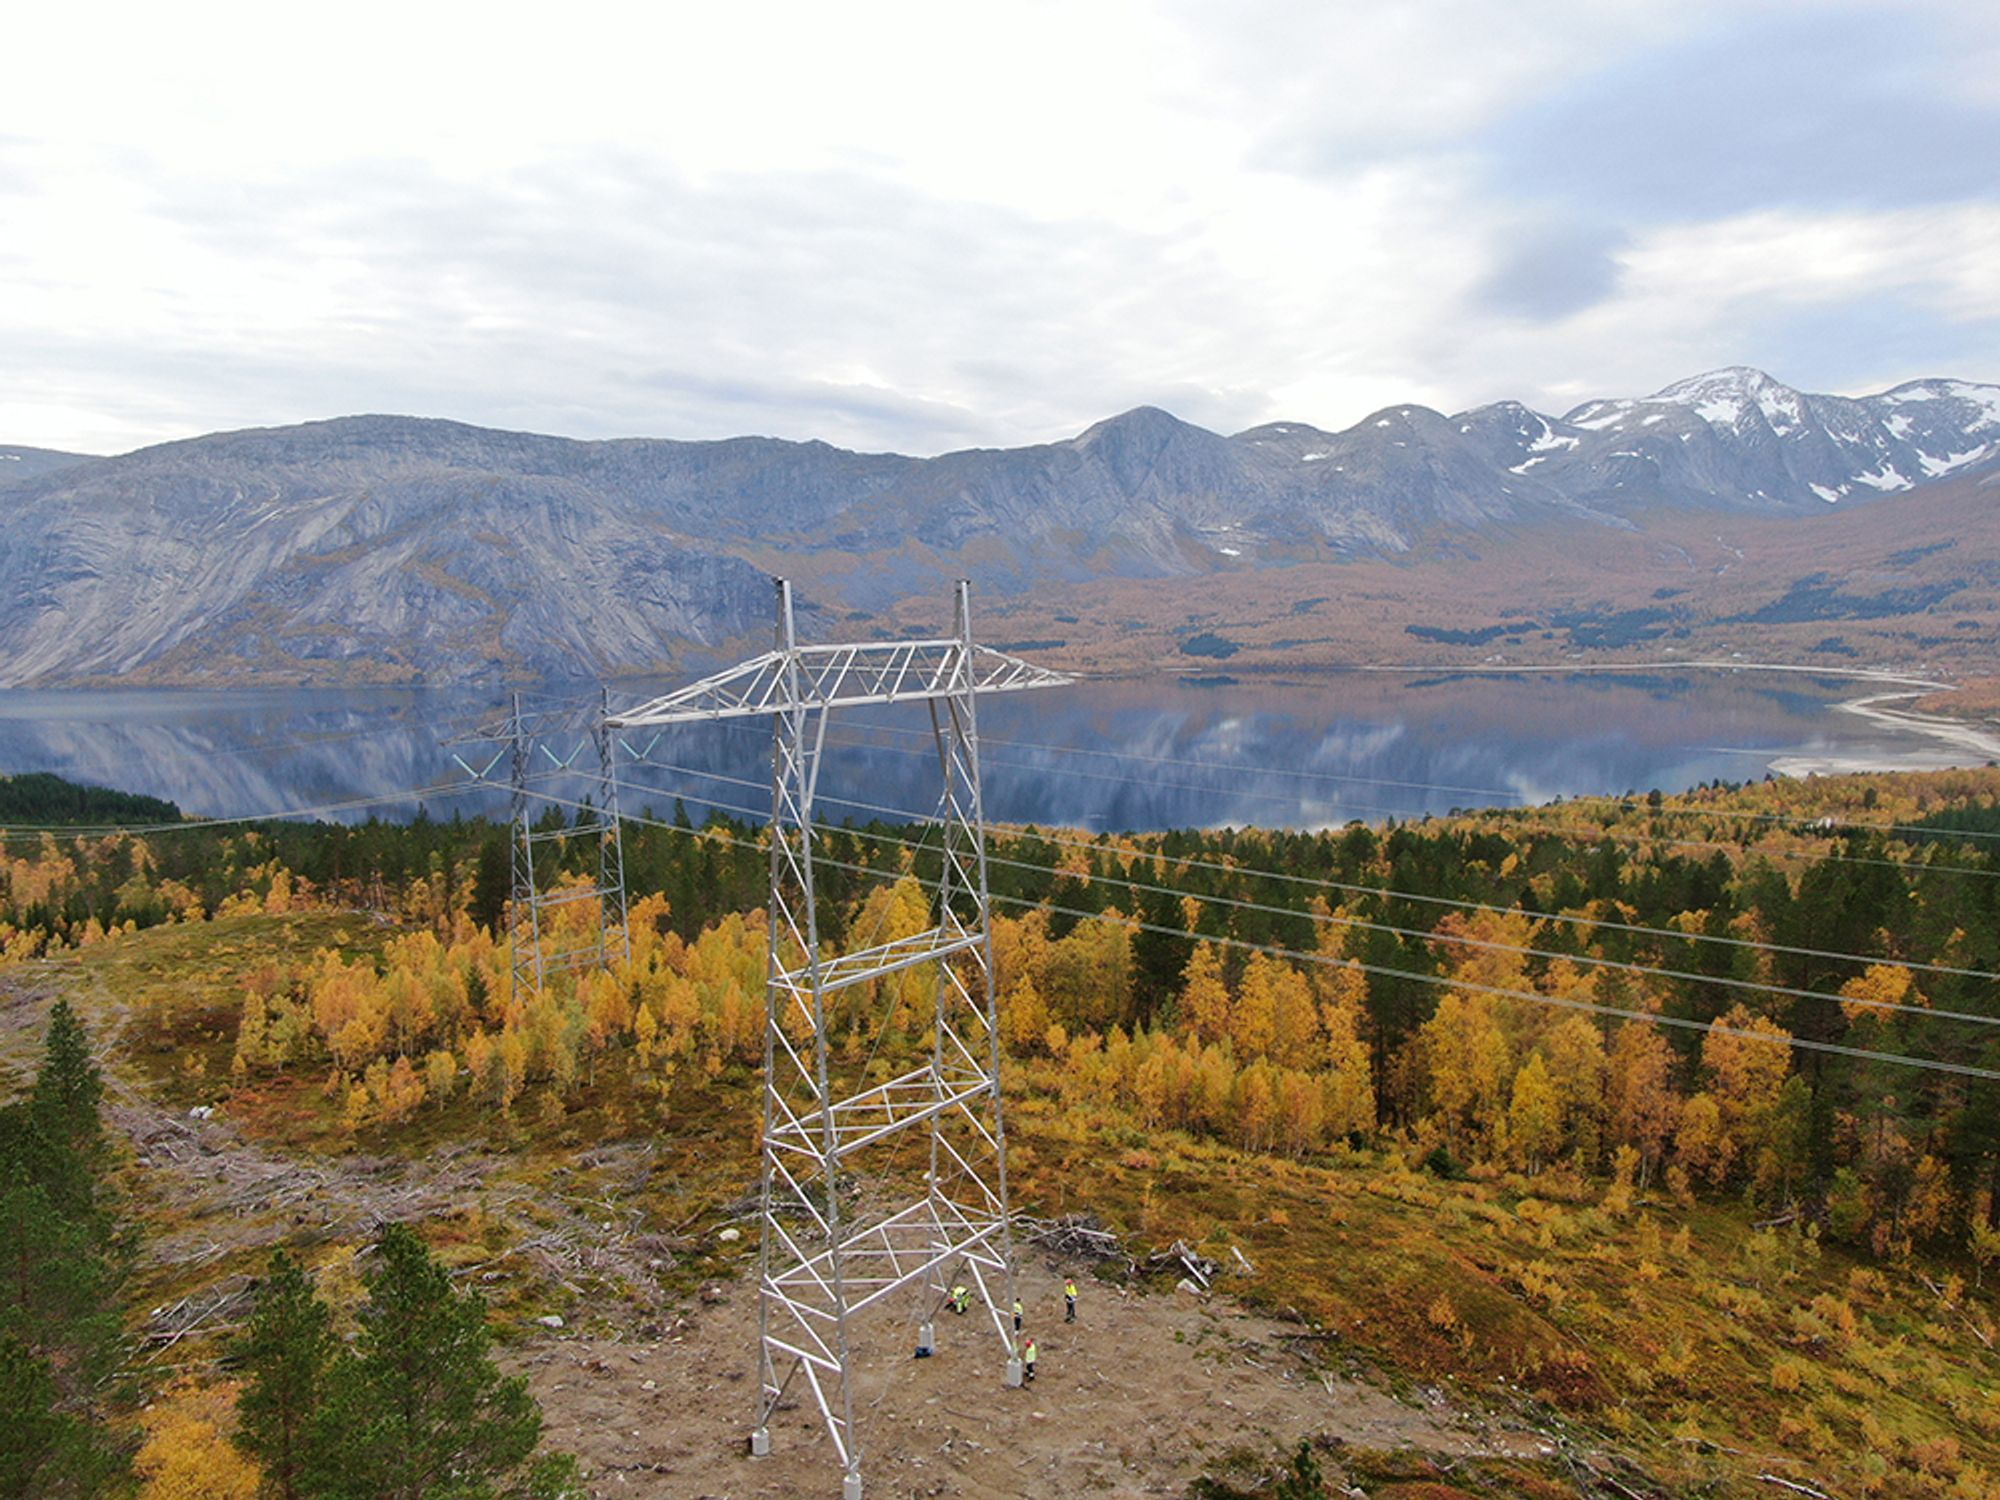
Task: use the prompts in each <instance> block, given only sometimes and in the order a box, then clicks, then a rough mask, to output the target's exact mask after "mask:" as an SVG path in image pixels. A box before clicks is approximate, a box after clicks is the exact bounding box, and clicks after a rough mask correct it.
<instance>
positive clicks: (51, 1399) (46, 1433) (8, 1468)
mask: <svg viewBox="0 0 2000 1500" xmlns="http://www.w3.org/2000/svg"><path fill="white" fill-rule="evenodd" d="M109 1467H110V1464H109V1462H108V1460H107V1459H106V1457H105V1454H104V1452H103V1450H102V1448H101V1447H100V1445H99V1444H98V1442H97V1440H96V1434H95V1433H94V1432H93V1430H92V1429H91V1427H90V1425H89V1424H88V1423H87V1422H85V1421H83V1420H82V1419H81V1418H79V1417H76V1416H74V1415H71V1414H70V1413H68V1412H66V1411H63V1410H62V1409H61V1393H60V1392H59V1391H58V1389H57V1387H56V1382H55V1377H54V1375H53V1374H51V1372H50V1370H49V1362H48V1361H47V1360H46V1359H44V1358H42V1356H41V1355H39V1354H37V1353H36V1352H35V1351H34V1350H33V1349H31V1348H29V1347H28V1346H27V1345H26V1344H24V1343H23V1342H22V1341H21V1340H20V1339H18V1338H16V1337H15V1336H14V1335H13V1334H12V1333H10V1332H5V1331H0V1497H5V1500H16V1497H20V1500H30V1497H37V1496H55V1495H87V1494H90V1493H92V1492H93V1490H94V1488H95V1480H96V1479H98V1478H100V1477H102V1474H103V1473H104V1471H105V1470H106V1469H108V1468H109Z"/></svg>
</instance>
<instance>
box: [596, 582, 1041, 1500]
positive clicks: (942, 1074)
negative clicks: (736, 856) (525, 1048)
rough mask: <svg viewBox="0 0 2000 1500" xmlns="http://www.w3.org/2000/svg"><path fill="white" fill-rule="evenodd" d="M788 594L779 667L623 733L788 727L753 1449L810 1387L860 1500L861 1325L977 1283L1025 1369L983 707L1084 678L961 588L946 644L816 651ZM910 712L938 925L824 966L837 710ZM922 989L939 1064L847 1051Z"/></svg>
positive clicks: (1000, 1338) (779, 828)
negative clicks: (1017, 649)
mask: <svg viewBox="0 0 2000 1500" xmlns="http://www.w3.org/2000/svg"><path fill="white" fill-rule="evenodd" d="M775 582H776V586H777V632H776V637H777V638H776V642H775V646H774V649H773V650H771V651H769V652H767V653H765V654H764V655H762V656H759V657H756V658H753V659H752V660H750V661H747V662H745V663H743V664H742V665H740V666H738V667H735V668H733V669H731V670H729V671H726V672H723V673H720V674H718V675H717V676H714V677H710V678H708V679H706V680H704V681H702V682H698V683H695V684H694V685H692V686H690V687H687V688H683V689H681V690H680V691H678V692H675V693H671V694H668V695H667V696H665V697H663V698H658V699H655V700H653V701H652V702H649V703H646V704H643V705H641V706H639V707H637V708H634V709H631V710H628V711H626V712H624V713H621V714H618V715H615V716H613V717H612V720H611V722H612V723H613V724H614V725H615V726H617V727H619V728H626V729H638V728H648V727H653V726H661V725H671V724H686V723H693V722H701V721H708V720H723V719H735V718H747V717H757V716H764V717H769V718H770V720H771V721H772V731H773V732H772V766H771V818H770V827H769V843H770V882H771V884H770V900H769V908H768V910H769V920H770V945H769V958H768V964H767V975H766V985H765V994H766V1004H765V1022H764V1113H763V1129H762V1152H761V1182H760V1189H759V1191H760V1199H761V1220H762V1234H761V1242H760V1247H759V1258H758V1306H757V1323H758V1370H759V1382H758V1385H759V1391H758V1399H757V1411H756V1419H755V1423H754V1425H753V1427H752V1437H751V1446H752V1451H753V1452H763V1451H767V1449H768V1444H769V1423H770V1419H771V1416H772V1414H773V1412H775V1411H776V1410H777V1408H778V1406H779V1403H780V1402H781V1401H782V1400H783V1399H784V1398H785V1396H786V1394H787V1392H788V1391H789V1390H790V1389H791V1387H792V1384H793V1382H794V1381H798V1380H803V1382H804V1386H805V1389H806V1390H807V1391H808V1392H809V1393H810V1394H811V1397H812V1399H813V1401H814V1403H815V1404H816V1406H817V1407H818V1409H819V1412H820V1414H821V1416H822V1418H823V1419H824V1421H825V1424H826V1429H827V1432H828V1434H829V1435H830V1436H831V1438H832V1441H833V1448H834V1452H835V1455H836V1457H837V1459H838V1461H839V1463H840V1466H841V1469H842V1473H843V1480H842V1486H843V1488H842V1494H843V1497H844V1500H859V1496H860V1494H861V1443H860V1439H859V1436H858V1434H857V1432H856V1429H855V1416H854V1389H853V1370H854V1350H853V1345H852V1342H851V1335H852V1332H853V1327H854V1323H855V1320H856V1319H857V1318H858V1317H859V1316H860V1315H861V1314H863V1313H866V1312H869V1311H871V1310H872V1309H876V1308H878V1307H880V1306H882V1305H883V1304H885V1303H888V1302H890V1301H892V1300H893V1299H895V1298H896V1296H897V1294H898V1293H901V1292H905V1291H907V1290H911V1289H915V1290H917V1291H918V1292H919V1293H920V1294H921V1298H920V1303H919V1307H918V1310H917V1311H918V1316H919V1317H928V1316H930V1315H932V1314H934V1313H935V1312H936V1310H937V1309H938V1307H939V1306H940V1305H941V1303H942V1302H943V1299H944V1297H945V1295H946V1292H947V1290H948V1288H950V1287H951V1286H952V1285H954V1284H955V1283H958V1282H959V1281H961V1280H970V1282H971V1283H972V1290H973V1291H974V1292H975V1293H976V1295H977V1299H978V1303H979V1305H980V1307H981V1308H982V1309H983V1310H984V1313H985V1316H986V1318H987V1319H989V1320H990V1322H991V1325H992V1332H993V1336H994V1338H995V1340H996V1341H997V1342H998V1344H999V1346H1000V1349H1001V1352H1002V1355H1003V1358H1005V1359H1007V1360H1008V1361H1009V1362H1010V1365H1011V1361H1012V1359H1013V1357H1014V1355H1015V1352H1016V1351H1015V1349H1014V1344H1013V1335H1012V1325H1011V1322H1010V1313H1011V1309H1012V1306H1013V1302H1014V1246H1013V1238H1012V1226H1011V1219H1010V1215H1009V1210H1008V1200H1007V1145H1006V1140H1007V1138H1006V1131H1005V1124H1004V1120H1003V1116H1002V1109H1001V1098H1000V1038H999V1032H998V1028H997V1024H996V1015H995V1006H994V979H993V953H992V936H991V930H990V925H989V902H988V897H987V887H986V838H985V834H986V814H985V805H984V802H983V800H982V796H981V790H980V775H979V732H978V716H977V713H978V708H977V705H978V699H979V698H980V696H982V695H984V694H987V693H996V692H1007V691H1015V690H1019V689H1025V688H1036V687H1048V686H1055V685H1058V684H1060V683H1063V682H1065V681H1067V679H1066V678H1063V677H1061V676H1059V675H1058V674H1056V673H1053V672H1048V671H1045V670H1043V669H1041V668H1038V667H1035V666H1033V665H1031V664H1029V663H1028V662H1025V661H1021V660H1019V659H1018V658H1015V657H1012V656H1008V655H1006V654H1004V653H1002V652H999V651H994V650H992V649H990V648H988V647H984V646H979V645H976V644H975V643H974V642H973V639H972V623H971V612H970V586H969V585H968V584H966V583H964V582H961V583H959V584H958V586H957V589H956V596H955V601H954V619H953V630H952V634H951V635H950V636H949V637H948V638H945V639H940V640H921V641H887V642H870V643H865V644H855V645H810V646H802V645H800V644H799V642H798V639H797V631H796V624H795V619H794V613H793V606H792V593H791V586H790V584H789V583H788V582H787V581H785V580H783V579H778V580H776V581H775ZM901 703H922V704H924V705H925V706H926V707H927V709H928V710H929V714H930V721H931V728H932V735H933V739H934V742H935V746H936V751H937V764H938V774H939V782H940V789H939V794H938V800H937V805H936V811H935V815H934V819H933V826H934V831H935V833H936V837H937V848H938V865H937V868H938V871H939V875H938V881H937V888H936V889H935V891H933V892H931V893H930V894H931V897H932V900H931V906H930V915H931V918H932V920H931V925H929V926H928V927H927V928H926V929H925V930H924V931H922V932H918V933H915V934H913V935H911V936H907V937H900V938H896V939H895V940H893V941H889V942H882V943H876V944H873V945H872V946H865V947H861V948H858V949H855V950H852V951H847V952H838V953H833V952H827V951H824V950H823V948H822V942H821V933H820V923H819V910H818V905H817V897H816V894H815V889H814V876H815V851H814V836H815V829H814V818H813V807H814V798H815V793H816V791H817V788H818V782H819V775H820V769H821V766H822V765H823V764H824V761H825V751H826V745H827V726H828V722H829V720H830V719H831V717H832V716H833V714H834V713H835V712H836V711H837V710H841V709H849V708H856V707H862V706H866V705H878V704H901ZM913 973H914V974H915V975H917V976H921V977H918V978H917V979H916V983H917V984H918V985H919V986H922V985H924V984H925V983H926V982H928V987H929V989H930V991H931V994H932V1004H933V1014H932V1030H931V1038H930V1046H929V1049H928V1055H927V1056H924V1057H923V1058H922V1059H921V1061H919V1062H917V1063H916V1064H915V1065H914V1066H910V1067H907V1068H904V1069H902V1070H901V1071H899V1072H897V1073H896V1074H895V1076H893V1077H889V1078H886V1079H885V1078H878V1077H874V1076H871V1074H870V1071H869V1067H868V1064H867V1063H866V1062H861V1061H858V1060H853V1059H850V1058H848V1057H847V1056H846V1055H845V1054H844V1053H839V1052H837V1051H836V1048H835V1047H834V1045H833V1042H834V1038H833V1034H832V1033H833V1028H834V1027H835V1025H836V1024H841V1025H851V1024H853V1023H854V1021H855V1019H856V1018H857V1017H860V1016H863V1015H871V1014H878V1013H879V1010H880V1000H879V998H878V991H879V990H880V989H881V987H882V985H883V983H884V982H885V981H888V982H891V983H893V984H894V985H895V986H896V987H897V994H899V995H901V996H905V997H907V996H908V995H909V994H910V993H911V986H912V976H913ZM918 992H919V993H921V989H919V991H918ZM878 1025H879V1023H878ZM863 1040H864V1041H866V1042H872V1041H873V1040H874V1039H873V1038H872V1037H867V1036H864V1038H863ZM873 1056H874V1053H873V1049H872V1047H871V1048H870V1050H869V1057H870V1059H872V1058H873ZM913 1136H914V1137H917V1138H920V1139H921V1141H922V1146H923V1149H924V1150H926V1151H927V1153H928V1156H927V1162H926V1170H925V1172H924V1176H923V1182H922V1191H921V1193H920V1194H918V1193H913V1192H909V1191H908V1190H907V1189H905V1190H902V1191H901V1193H900V1196H899V1190H898V1189H896V1188H894V1187H892V1186H887V1185H883V1186H881V1187H880V1188H879V1189H878V1190H876V1191H875V1192H874V1193H873V1195H872V1196H871V1194H870V1193H869V1192H868V1191H857V1190H856V1184H857V1183H858V1182H860V1181H862V1180H863V1179H864V1176H865V1174H866V1173H867V1172H868V1171H869V1169H870V1168H871V1167H874V1168H878V1169H879V1167H880V1166H881V1164H882V1162H883V1161H884V1160H886V1159H887V1158H888V1156H889V1154H890V1153H892V1152H894V1151H895V1150H896V1148H897V1147H898V1146H902V1145H906V1144H907V1143H908V1142H909V1141H910V1140H911V1139H912V1138H913ZM886 1182H887V1179H886V1178H885V1179H884V1184H886ZM1010 1378H1011V1376H1010Z"/></svg>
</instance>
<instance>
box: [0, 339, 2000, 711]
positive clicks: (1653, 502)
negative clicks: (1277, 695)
mask: <svg viewBox="0 0 2000 1500" xmlns="http://www.w3.org/2000/svg"><path fill="white" fill-rule="evenodd" d="M1987 467H1995V468H1996V469H2000V388H1996V387H1993V386H1981V385H1971V384H1967V383H1965V382H1960V381H1946V380H1932V381H1921V382H1916V383H1914V384H1911V385H1906V386H1901V387H1898V388H1897V389H1896V390H1893V391H1889V392H1885V393H1883V394H1882V395H1879V396H1873V397H1869V398H1866V399H1862V400H1850V399H1846V398H1838V397H1826V396H1810V395H1804V394H1802V393H1800V392H1797V391H1793V390H1791V389H1790V388H1789V387H1785V386H1782V385H1779V384H1778V383H1777V382H1776V381H1773V380H1771V379H1770V377H1768V376H1765V375H1762V374H1760V373H1759V372H1756V371H1751V370H1724V371H1717V372H1715V373H1713V374H1711V375H1707V376H1700V377H1697V378H1695V379H1693V380H1689V381H1682V382H1679V383H1678V384H1676V385H1672V386H1669V387H1667V388H1666V389H1665V390H1663V391H1660V392H1658V393H1656V394H1655V395H1653V396H1650V397H1647V398H1645V399H1643V400H1635V401H1601V402H1591V403H1586V404H1585V405H1583V406H1580V407H1578V408H1576V409H1575V410H1573V411H1571V412H1569V413H1568V414H1567V415H1565V416H1563V417H1560V418H1557V417H1553V416H1548V415H1543V414H1540V413H1537V412H1534V411H1531V410H1529V409H1528V408H1526V407H1524V406H1521V405H1519V404H1516V403H1500V404H1496V405H1493V406H1486V407H1481V408H1479V409H1477V410H1474V411H1469V412H1463V413H1460V414H1458V415H1457V416H1451V417H1447V416H1444V415H1443V414H1441V413H1438V412H1434V411H1430V410H1428V409H1427V408H1424V407H1420V406H1398V407H1389V408H1385V409H1384V410H1382V411H1380V412H1377V413H1374V414H1373V415H1371V416H1369V417H1367V418H1364V419H1363V420H1362V421H1361V422H1359V423H1357V424H1356V425H1355V426H1354V427H1351V428H1349V429H1347V430H1346V431H1344V432H1338V433H1332V432H1325V431H1321V430H1319V429H1317V428H1313V427H1309V426H1305V425H1302V424H1296V423H1274V424H1270V425H1267V426H1264V427H1258V428H1254V429H1252V430H1250V431H1248V432H1243V433H1239V434H1237V435H1235V436H1234V437H1223V436H1220V435H1218V434H1215V433H1211V432H1207V431H1204V430H1203V429H1201V428H1198V427H1194V426H1191V425H1189V424H1187V423H1185V422H1181V421H1179V420H1177V419H1176V418H1174V417H1172V416H1171V415H1169V414H1168V413H1166V412H1163V411H1159V410H1156V409H1152V408H1141V409H1139V410H1137V411H1133V412H1128V413H1126V414H1124V415H1123V416H1119V417H1114V418H1111V419H1109V420H1107V421H1104V422H1100V423H1098V424H1097V425H1096V426H1094V427H1092V428H1090V429H1089V430H1088V431H1086V432H1084V433H1083V434H1081V435H1080V436H1078V437H1076V438H1074V439H1071V440H1069V441H1066V442H1060V443H1050V444H1044V445H1040V446H1036V447H1030V448H1020V449H1010V450H974V451H968V452H963V453H952V454H946V455H943V456H941V457H938V458H933V459H915V458H906V457H902V456H898V455H894V454H860V453H849V452H845V451H843V450H840V449H836V448H832V447H829V446H827V445H826V444H824V443H792V442H781V441H778V440H775V439H769V438H739V439H732V440H730V441H727V442H713V443H683V442H669V441H652V440H627V441H618V442H597V443H585V442H575V441H571V440H568V439H563V438H551V437H540V436H535V435H533V434H526V433H508V432H493V431H486V430H483V429H480V428H474V427H468V426H464V425H461V424H458V423H451V422H439V421H427V420H419V419H414V418H405V417H379V416H378V417H352V418H344V419H341V420H337V421H331V422H317V423H310V424H307V425H304V426H299V427H290V428H280V429H271V430H265V431H252V432H238V433H220V434H215V435H212V436H209V437H203V438H196V439H192V440H189V441H186V442H180V443H171V444H166V445H163V446H161V447H157V448H150V449H144V450H141V451H139V452H137V453H132V454H127V455H125V456H123V457H120V458H113V459H95V460H86V459H80V458H78V457H77V456H75V455H69V454H50V453H45V452H43V451H42V450H35V449H20V448H12V449H0V492H3V493H4V494H5V496H6V499H5V501H4V503H0V684H6V685H20V684H30V683H32V684H54V683H66V682H79V681H107V680H146V681H271V682H298V681H314V682H341V681H463V680H470V679H478V678H495V677H506V676H530V675H534V676H567V675H582V676H591V677H596V676H603V675H609V674H614V673H623V672H645V671H661V670H683V669H685V668H687V667H688V666H690V665H699V664H701V663H702V662H703V661H704V660H705V659H707V657H709V656H712V655H716V654H720V653H723V652H725V651H729V650H735V649H740V648H741V647H743V646H744V645H746V644H749V645H754V644H757V643H761V641H762V639H763V637H764V632H765V631H766V629H767V625H766V621H767V619H768V608H769V588H768V584H767V582H766V575H767V574H768V573H769V572H771V571H773V570H785V571H790V572H795V573H798V574H800V575H801V576H802V577H803V578H804V579H805V580H806V594H807V598H808V599H809V600H810V601H811V602H812V603H813V604H814V605H815V606H816V607H817V608H819V609H821V610H823V611H827V612H846V613H854V614H866V613H868V612H872V611H876V610H879V609H881V608H884V607H886V606H888V605H890V604H893V603H894V602H896V601H897V600H899V599H901V598H903V597H906V596H907V595H909V594H911V593H913V592H916V591H919V590H929V589H932V588H935V587H936V586H937V585H938V584H939V583H940V582H941V581H942V580H944V579H946V578H949V577H953V576H958V575H960V574H968V575H970V576H973V577H975V578H976V579H978V581H979V583H980V586H981V587H982V588H983V589H986V590H990V591H996V592H1013V591H1020V590H1024V589H1028V588H1031V587H1034V586H1035V585H1037V584H1041V583H1046V582H1052V581H1065V582H1074V581H1078V580H1084V579H1089V578H1094V577H1123V578H1140V579H1144V578H1163V579H1164V578H1172V577H1177V576H1188V575H1191V574H1199V573H1206V572H1212V571H1217V570H1222V569H1241V568H1252V567H1257V566H1260V565H1274V564H1282V563H1286V562H1292V561H1299V560H1305V559H1320V560H1327V559H1339V558H1343V557H1363V556H1411V557H1414V558H1421V557H1422V556H1424V555H1426V554H1427V552H1428V551H1437V550H1446V551H1458V552H1463V551H1465V550H1468V549H1476V548H1477V546H1478V545H1479V539H1480V537H1481V536H1482V535H1490V534H1491V533H1493V532H1495V531H1496V530H1500V529H1505V530H1509V531H1513V530H1519V529H1521V528H1529V527H1537V526H1543V525H1548V524H1550V523H1561V524H1564V525H1603V526H1615V527H1631V526H1633V525H1635V524H1638V522H1637V521H1635V518H1640V519H1643V517H1644V515H1645V514H1646V513H1647V512H1649V511H1655V510H1658V509H1660V508H1662V507H1675V508H1680V507H1687V506H1704V507H1722V508H1728V509H1732V510H1739V511H1743V510H1748V511H1758V512H1770V513H1773V514H1795V513H1802V514H1811V513H1824V512H1825V511H1826V510H1827V509H1828V507H1829V506H1840V505H1852V504H1855V503H1859V502H1862V501H1877V500H1881V499H1883V498H1885V497H1892V496H1894V495H1895V494H1898V493H1901V492H1903V491H1905V490H1908V489H1912V488H1915V487H1918V486H1921V485H1923V484H1926V483H1929V482H1931V481H1932V480H1935V479H1939V478H1943V477H1945V476H1948V475H1958V474H1964V473H1967V472H1973V471H1977V470H1981V469H1984V468H1987ZM1552 544H1553V534H1552ZM808 623H809V624H810V625H815V626H817V625H820V624H824V623H825V622H824V621H809V622H808Z"/></svg>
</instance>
